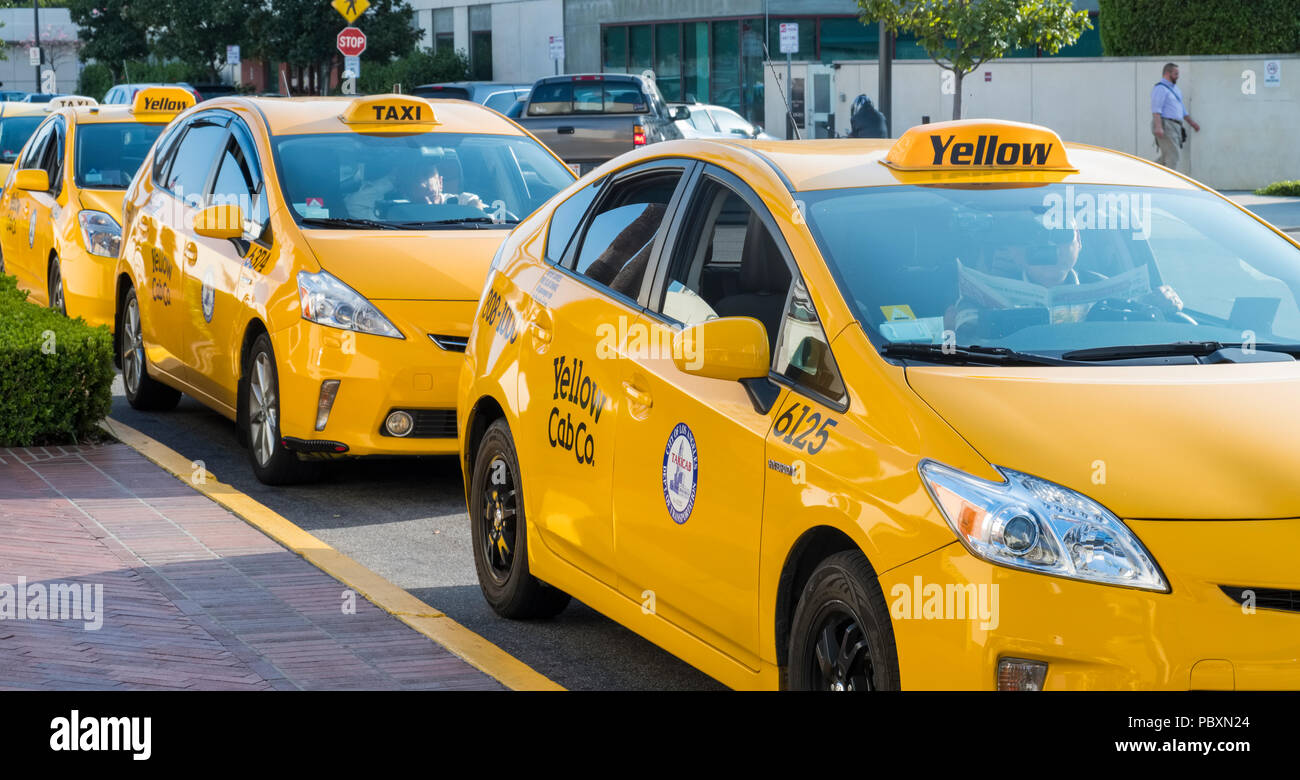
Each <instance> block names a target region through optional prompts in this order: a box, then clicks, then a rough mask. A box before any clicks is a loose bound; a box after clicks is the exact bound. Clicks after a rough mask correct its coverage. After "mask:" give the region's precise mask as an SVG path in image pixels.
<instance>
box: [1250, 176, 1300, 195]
mask: <svg viewBox="0 0 1300 780" xmlns="http://www.w3.org/2000/svg"><path fill="white" fill-rule="evenodd" d="M1255 194H1256V195H1300V179H1288V180H1286V181H1275V182H1273V183H1272V184H1268V185H1265V186H1263V187H1260V188H1259V189H1257V190H1255Z"/></svg>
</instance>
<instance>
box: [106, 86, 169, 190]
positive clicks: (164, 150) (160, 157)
mask: <svg viewBox="0 0 1300 780" xmlns="http://www.w3.org/2000/svg"><path fill="white" fill-rule="evenodd" d="M114 89H117V88H116V87H114ZM183 135H185V125H184V124H182V123H179V122H178V123H176V124H174V125H172V126H171V127H169V128H167V132H165V133H164V134H163V137H162V140H160V141H159V142H158V147H157V149H155V150H154V155H153V183H154V184H157V185H158V186H159V187H162V186H165V185H166V183H167V169H168V168H169V167H170V166H171V163H172V158H173V157H175V156H176V142H177V141H179V140H181V136H183Z"/></svg>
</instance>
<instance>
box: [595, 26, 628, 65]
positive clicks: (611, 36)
mask: <svg viewBox="0 0 1300 780" xmlns="http://www.w3.org/2000/svg"><path fill="white" fill-rule="evenodd" d="M600 38H601V50H602V54H601V63H602V65H601V70H603V71H604V72H606V73H627V28H626V27H606V28H605V29H603V30H601V31H600Z"/></svg>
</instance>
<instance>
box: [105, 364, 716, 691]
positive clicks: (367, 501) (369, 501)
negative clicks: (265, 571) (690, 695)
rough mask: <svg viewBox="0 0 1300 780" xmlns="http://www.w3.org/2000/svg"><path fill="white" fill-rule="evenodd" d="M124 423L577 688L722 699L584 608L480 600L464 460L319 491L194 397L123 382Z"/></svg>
mask: <svg viewBox="0 0 1300 780" xmlns="http://www.w3.org/2000/svg"><path fill="white" fill-rule="evenodd" d="M111 416H112V417H113V419H115V420H119V421H121V422H123V423H125V424H127V425H129V426H131V427H132V428H135V429H136V430H138V431H141V432H142V433H145V434H147V435H148V436H151V437H153V438H154V439H157V440H158V441H160V442H162V443H163V444H165V445H167V446H168V447H170V448H172V449H173V450H176V451H177V452H179V453H181V454H182V455H184V456H185V457H187V458H189V459H190V460H201V461H203V465H204V467H206V468H207V469H208V471H210V472H212V473H213V474H215V475H216V477H217V479H220V480H221V481H222V482H225V483H227V484H230V485H233V486H235V487H236V488H238V489H239V490H241V491H243V492H244V493H247V494H248V495H250V496H252V497H253V498H255V499H257V500H258V501H260V502H262V503H263V504H265V505H266V506H268V507H270V508H271V509H272V510H274V511H276V512H278V513H280V514H281V515H283V516H284V517H286V518H287V519H289V520H290V521H291V522H293V523H294V524H296V525H297V526H298V527H300V528H303V529H304V530H306V531H308V532H310V533H312V534H313V535H315V536H316V537H317V538H319V539H321V540H323V541H325V542H327V543H328V544H330V545H332V546H334V547H335V548H336V549H338V550H339V551H340V552H342V553H344V554H346V555H348V556H351V557H352V558H354V559H356V560H357V561H359V562H360V563H362V564H364V565H365V566H367V567H369V568H370V569H372V570H373V571H375V572H377V573H378V574H380V575H381V576H383V577H385V578H387V579H388V580H389V581H391V582H393V583H395V584H397V585H398V586H400V587H402V588H405V589H406V590H407V591H409V592H410V593H411V594H413V595H415V596H416V597H417V598H419V599H421V600H422V601H424V602H425V603H427V604H429V605H431V606H433V607H436V608H438V609H440V610H442V611H443V612H444V613H446V614H447V615H449V616H450V617H451V618H453V619H454V620H456V621H457V622H459V623H460V624H461V625H464V626H465V627H467V628H469V629H470V630H472V631H475V632H477V633H478V634H480V635H482V636H483V637H484V638H486V639H487V640H488V641H490V642H492V643H494V644H496V645H497V646H498V647H500V648H501V649H503V650H505V651H506V652H508V653H510V654H511V655H513V656H515V657H516V658H518V659H519V660H521V661H523V662H524V663H526V664H528V665H529V666H531V667H533V668H534V669H536V670H537V671H538V672H540V673H542V674H544V675H546V676H547V677H549V678H551V679H552V680H554V681H555V682H557V683H559V684H560V685H563V686H564V687H566V688H569V689H571V690H718V689H721V688H722V686H721V685H720V684H719V683H717V682H716V681H714V680H713V679H712V678H710V677H707V676H706V675H704V674H702V673H700V672H698V671H696V670H695V669H694V668H692V667H690V666H688V665H687V664H685V663H683V662H682V661H679V660H678V659H677V658H675V657H673V656H671V655H669V654H668V653H665V652H664V651H662V650H660V649H659V648H658V647H656V646H654V645H652V644H650V643H649V642H647V641H645V640H644V639H642V638H640V637H639V636H637V635H636V634H634V633H632V632H631V631H628V630H627V629H625V628H623V627H622V626H620V625H618V624H617V623H615V622H614V621H612V620H609V619H608V618H605V617H604V616H602V615H600V614H598V613H596V612H594V611H593V610H591V609H589V608H588V607H587V606H586V605H584V604H581V603H579V602H578V601H576V600H575V601H574V602H572V603H571V604H570V605H569V607H568V608H567V609H566V610H565V611H564V612H563V613H561V614H560V615H559V617H557V618H555V619H553V620H545V621H526V622H518V621H510V620H505V619H502V618H500V617H498V616H497V615H496V614H495V613H494V612H492V610H491V608H489V607H488V605H487V602H485V601H484V600H483V596H482V594H480V592H479V587H478V579H477V577H476V575H475V573H474V560H473V557H472V554H471V547H470V534H469V516H468V515H467V514H466V513H465V500H464V495H463V489H462V487H461V478H460V468H459V466H458V465H457V463H456V460H455V458H450V457H446V458H391V459H355V460H345V461H339V462H333V463H327V464H325V465H324V472H323V474H322V478H321V479H320V480H319V481H318V482H316V483H314V484H310V485H300V486H294V487H288V488H272V487H267V486H266V485H263V484H262V483H260V482H258V481H257V478H256V477H254V476H253V472H252V469H251V468H250V467H249V464H248V455H247V451H246V450H245V449H243V448H242V447H240V446H239V442H238V441H237V440H236V438H235V427H234V424H233V423H231V422H230V421H228V420H227V419H226V418H224V417H222V416H221V415H219V414H217V413H216V412H213V411H210V410H208V409H207V408H206V407H204V406H202V405H200V404H199V403H198V402H197V401H194V400H193V399H191V398H189V397H188V396H186V397H184V398H182V399H181V403H180V406H178V407H177V408H176V409H175V410H174V411H171V412H164V413H158V412H137V411H135V410H134V409H132V408H131V407H130V406H129V405H128V404H127V402H126V397H125V396H124V395H123V394H122V386H121V376H120V375H119V377H118V379H117V380H116V381H115V383H114V394H113V411H112V415H111Z"/></svg>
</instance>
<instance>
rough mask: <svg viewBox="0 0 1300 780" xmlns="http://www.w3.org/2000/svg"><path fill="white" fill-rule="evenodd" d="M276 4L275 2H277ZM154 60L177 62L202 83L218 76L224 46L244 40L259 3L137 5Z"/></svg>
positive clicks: (173, 0) (168, 0) (159, 0)
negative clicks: (193, 72) (198, 75)
mask: <svg viewBox="0 0 1300 780" xmlns="http://www.w3.org/2000/svg"><path fill="white" fill-rule="evenodd" d="M277 4H278V3H277ZM138 5H139V6H140V9H139V11H138V12H137V15H138V18H139V20H140V21H141V22H142V23H143V24H144V25H145V27H146V30H147V38H148V41H149V44H150V50H151V51H152V53H153V55H154V56H155V57H158V58H160V59H164V60H179V61H181V62H184V63H185V64H186V65H188V66H189V67H190V70H192V71H196V72H199V73H202V74H204V76H205V80H214V79H216V78H217V77H218V72H217V71H218V68H219V67H221V66H223V65H225V63H226V47H227V46H231V45H238V44H242V43H243V42H244V40H245V39H246V38H247V37H248V20H249V18H250V16H251V15H252V14H253V13H254V12H255V11H256V10H257V9H258V8H259V7H260V6H261V5H262V3H261V2H259V0H149V2H147V3H139V4H138Z"/></svg>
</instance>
